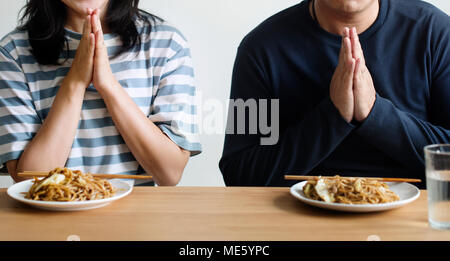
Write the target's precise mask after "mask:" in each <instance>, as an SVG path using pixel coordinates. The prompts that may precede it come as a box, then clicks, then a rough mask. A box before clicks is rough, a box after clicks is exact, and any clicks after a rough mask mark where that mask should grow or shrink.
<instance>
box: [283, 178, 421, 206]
mask: <svg viewBox="0 0 450 261" xmlns="http://www.w3.org/2000/svg"><path fill="white" fill-rule="evenodd" d="M290 192H291V194H292V195H293V196H294V197H296V198H297V199H299V200H300V201H302V202H304V203H306V204H308V205H312V206H315V207H320V208H325V209H331V210H337V211H346V212H374V211H384V210H389V209H394V208H399V207H402V206H404V205H406V204H408V203H411V202H413V201H414V200H416V199H417V198H418V197H419V196H420V190H419V189H418V188H417V187H416V186H414V185H412V184H410V183H405V182H380V181H377V180H373V179H366V178H345V177H339V176H336V177H319V178H318V179H315V180H310V181H302V182H300V183H297V184H295V185H294V186H292V187H291V189H290Z"/></svg>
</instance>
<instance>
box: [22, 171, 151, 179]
mask: <svg viewBox="0 0 450 261" xmlns="http://www.w3.org/2000/svg"><path fill="white" fill-rule="evenodd" d="M47 175H48V172H45V171H24V172H20V173H19V174H18V176H19V177H22V178H33V177H37V178H39V177H47ZM91 175H92V176H94V177H95V178H101V179H153V177H152V176H149V175H122V174H117V175H115V174H91Z"/></svg>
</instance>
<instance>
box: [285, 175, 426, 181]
mask: <svg viewBox="0 0 450 261" xmlns="http://www.w3.org/2000/svg"><path fill="white" fill-rule="evenodd" d="M319 178H364V177H331V176H297V175H285V176H284V179H286V180H317V179H319ZM364 179H369V180H377V181H383V182H410V183H417V182H422V180H420V179H405V178H372V177H369V178H364Z"/></svg>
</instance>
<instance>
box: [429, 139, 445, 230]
mask: <svg viewBox="0 0 450 261" xmlns="http://www.w3.org/2000/svg"><path fill="white" fill-rule="evenodd" d="M424 151H425V164H426V176H427V191H428V221H429V222H430V225H431V227H433V228H436V229H450V144H435V145H429V146H426V147H425V148H424Z"/></svg>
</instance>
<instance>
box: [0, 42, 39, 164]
mask: <svg viewBox="0 0 450 261" xmlns="http://www.w3.org/2000/svg"><path fill="white" fill-rule="evenodd" d="M40 126H41V119H40V118H39V116H38V115H37V112H36V109H35V106H34V103H33V100H32V97H31V93H30V90H29V87H28V84H27V82H26V79H25V75H24V73H23V71H22V69H21V67H20V65H19V64H18V63H17V62H16V60H15V59H14V58H13V57H12V55H11V54H10V53H9V52H8V51H6V50H5V49H4V48H2V47H0V165H1V164H4V163H6V162H8V161H11V160H16V159H19V157H20V156H21V154H22V152H23V150H24V149H25V147H26V145H27V144H28V142H29V141H30V140H31V139H33V137H34V136H35V134H36V133H37V131H38V130H39V128H40Z"/></svg>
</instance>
